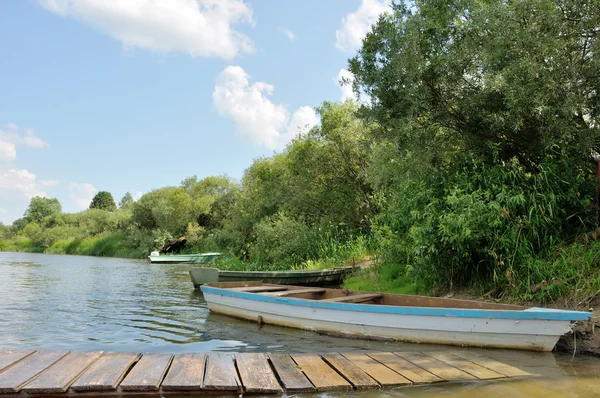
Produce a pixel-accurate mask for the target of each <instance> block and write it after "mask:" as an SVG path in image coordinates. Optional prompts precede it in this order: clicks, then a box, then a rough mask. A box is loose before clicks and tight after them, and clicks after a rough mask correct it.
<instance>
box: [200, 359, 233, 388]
mask: <svg viewBox="0 0 600 398" xmlns="http://www.w3.org/2000/svg"><path fill="white" fill-rule="evenodd" d="M241 387H242V386H241V383H240V380H239V378H238V375H237V371H236V368H235V362H234V357H233V354H208V359H207V360H206V372H205V376H204V388H205V389H207V390H222V391H240V392H241Z"/></svg>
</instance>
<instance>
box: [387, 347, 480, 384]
mask: <svg viewBox="0 0 600 398" xmlns="http://www.w3.org/2000/svg"><path fill="white" fill-rule="evenodd" d="M394 354H396V355H398V356H400V357H401V358H403V359H406V360H407V361H409V362H412V363H413V364H415V365H417V366H419V367H421V368H423V369H425V370H427V371H428V372H430V373H433V374H434V375H436V376H438V377H439V378H441V379H444V380H477V378H476V377H475V376H473V375H470V374H468V373H466V372H463V371H462V370H460V369H456V368H455V367H453V366H450V365H448V364H447V363H444V362H442V361H438V360H437V359H435V358H432V357H430V356H429V355H425V354H423V353H422V352H395V353H394Z"/></svg>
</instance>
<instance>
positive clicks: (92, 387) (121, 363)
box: [71, 352, 142, 391]
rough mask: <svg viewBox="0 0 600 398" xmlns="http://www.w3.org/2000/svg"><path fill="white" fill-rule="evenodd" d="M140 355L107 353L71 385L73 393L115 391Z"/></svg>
mask: <svg viewBox="0 0 600 398" xmlns="http://www.w3.org/2000/svg"><path fill="white" fill-rule="evenodd" d="M141 356H142V354H138V353H132V352H108V353H106V354H104V355H103V356H101V357H100V358H99V359H98V360H97V361H96V362H94V363H93V364H92V366H90V367H89V368H88V369H87V370H86V371H85V372H84V373H83V374H82V375H81V377H79V378H78V379H77V380H76V381H75V382H74V383H73V384H72V385H71V389H72V390H73V391H110V390H116V389H117V387H118V385H119V383H120V382H121V380H123V378H124V377H125V374H126V373H127V371H128V370H129V369H130V368H131V366H132V365H133V364H134V363H136V362H137V361H138V360H139V359H140V358H141Z"/></svg>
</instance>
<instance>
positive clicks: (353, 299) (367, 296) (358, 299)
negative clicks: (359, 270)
mask: <svg viewBox="0 0 600 398" xmlns="http://www.w3.org/2000/svg"><path fill="white" fill-rule="evenodd" d="M381 297H383V294H377V293H364V294H352V295H350V296H342V297H333V298H328V299H324V300H320V301H327V302H330V303H364V302H365V301H371V300H375V299H378V298H381Z"/></svg>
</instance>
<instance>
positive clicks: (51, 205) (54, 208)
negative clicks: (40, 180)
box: [23, 196, 62, 223]
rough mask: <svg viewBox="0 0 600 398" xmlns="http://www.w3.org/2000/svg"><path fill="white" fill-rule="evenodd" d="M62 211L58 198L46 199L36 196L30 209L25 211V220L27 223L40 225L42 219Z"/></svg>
mask: <svg viewBox="0 0 600 398" xmlns="http://www.w3.org/2000/svg"><path fill="white" fill-rule="evenodd" d="M61 211H62V207H61V205H60V202H59V201H58V199H56V198H52V199H51V198H44V197H42V196H35V197H33V198H31V201H30V202H29V207H28V208H27V210H25V214H24V215H23V218H24V219H25V221H26V222H28V223H31V222H36V223H39V222H40V221H42V219H44V218H46V217H48V216H51V215H54V214H58V213H60V212H61Z"/></svg>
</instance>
